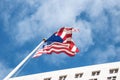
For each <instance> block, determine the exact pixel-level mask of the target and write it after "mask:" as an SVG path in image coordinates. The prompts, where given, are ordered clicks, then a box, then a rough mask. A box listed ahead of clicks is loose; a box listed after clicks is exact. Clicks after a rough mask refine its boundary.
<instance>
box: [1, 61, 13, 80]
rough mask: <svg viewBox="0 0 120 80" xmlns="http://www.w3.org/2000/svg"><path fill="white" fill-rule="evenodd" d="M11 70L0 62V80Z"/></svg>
mask: <svg viewBox="0 0 120 80" xmlns="http://www.w3.org/2000/svg"><path fill="white" fill-rule="evenodd" d="M11 70H12V69H10V68H8V67H6V66H5V65H4V64H3V63H1V62H0V80H2V79H3V78H4V77H5V76H6V75H7V74H8V72H10V71H11Z"/></svg>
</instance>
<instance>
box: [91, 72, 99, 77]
mask: <svg viewBox="0 0 120 80" xmlns="http://www.w3.org/2000/svg"><path fill="white" fill-rule="evenodd" d="M99 74H100V71H94V72H92V76H97V75H99Z"/></svg>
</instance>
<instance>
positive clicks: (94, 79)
mask: <svg viewBox="0 0 120 80" xmlns="http://www.w3.org/2000/svg"><path fill="white" fill-rule="evenodd" d="M89 80H97V78H95V79H89Z"/></svg>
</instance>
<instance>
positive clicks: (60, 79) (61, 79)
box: [59, 75, 67, 80]
mask: <svg viewBox="0 0 120 80" xmlns="http://www.w3.org/2000/svg"><path fill="white" fill-rule="evenodd" d="M66 77H67V76H66V75H64V76H60V77H59V80H65V79H66Z"/></svg>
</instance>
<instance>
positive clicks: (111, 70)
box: [109, 68, 119, 74]
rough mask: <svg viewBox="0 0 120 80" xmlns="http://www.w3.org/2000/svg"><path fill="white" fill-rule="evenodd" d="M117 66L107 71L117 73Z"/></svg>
mask: <svg viewBox="0 0 120 80" xmlns="http://www.w3.org/2000/svg"><path fill="white" fill-rule="evenodd" d="M118 70H119V69H118V68H115V69H110V71H109V73H110V74H113V73H118Z"/></svg>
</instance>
